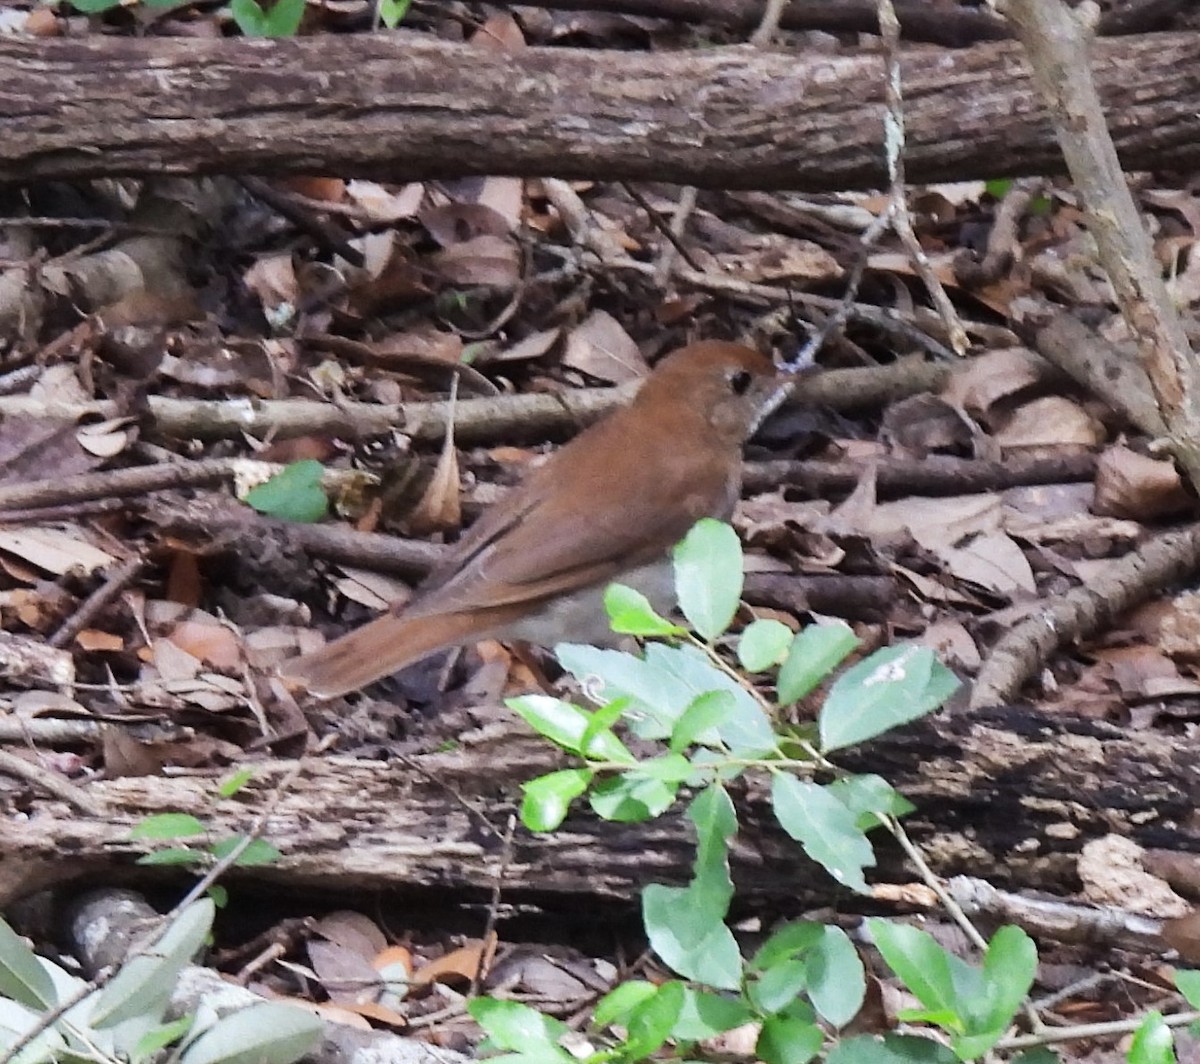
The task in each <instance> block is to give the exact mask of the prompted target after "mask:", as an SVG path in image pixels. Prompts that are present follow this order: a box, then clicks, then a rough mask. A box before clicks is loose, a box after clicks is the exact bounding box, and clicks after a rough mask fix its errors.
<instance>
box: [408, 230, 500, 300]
mask: <svg viewBox="0 0 1200 1064" xmlns="http://www.w3.org/2000/svg"><path fill="white" fill-rule="evenodd" d="M429 264H430V266H431V267H432V268H433V269H434V270H435V271H436V272H437V273H438V274H439V275H440V276H441V277H442V278H443V279H444V280H445V281H447V282H448V283H450V284H459V285H486V286H488V287H491V288H497V289H500V290H502V291H509V290H511V289H513V288H516V286H517V284H518V282H519V281H520V280H521V255H520V252H519V250H518V249H517V245H516V244H515V243H514V242H513V241H512V240H509V239H506V238H504V237H498V236H490V235H488V236H477V237H475V238H474V239H472V240H464V241H463V242H462V243H461V244H453V245H451V246H450V247H447V248H443V249H442V250H441V251H438V252H435V253H434V254H433V255H430V256H429Z"/></svg>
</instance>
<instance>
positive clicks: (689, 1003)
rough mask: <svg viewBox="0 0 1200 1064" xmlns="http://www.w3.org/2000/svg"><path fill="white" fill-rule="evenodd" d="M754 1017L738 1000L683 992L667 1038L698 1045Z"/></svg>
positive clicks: (720, 995)
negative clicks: (676, 1016)
mask: <svg viewBox="0 0 1200 1064" xmlns="http://www.w3.org/2000/svg"><path fill="white" fill-rule="evenodd" d="M753 1018H754V1013H753V1012H752V1011H751V1010H750V1006H749V1005H747V1004H746V1002H745V1001H743V1000H742V999H741V998H736V997H725V996H724V995H722V994H711V993H709V992H707V991H704V990H693V989H691V988H690V987H689V988H688V989H687V996H686V997H685V998H684V1001H683V1008H682V1009H681V1010H680V1012H679V1019H678V1020H676V1021H675V1026H674V1027H673V1028H672V1029H671V1037H672V1038H675V1039H677V1040H679V1041H685V1042H698V1041H700V1039H702V1038H712V1037H714V1036H716V1035H718V1034H722V1033H723V1032H725V1031H732V1030H733V1029H734V1028H735V1027H741V1025H742V1024H744V1023H749V1022H750V1020H751V1019H753Z"/></svg>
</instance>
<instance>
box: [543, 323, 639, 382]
mask: <svg viewBox="0 0 1200 1064" xmlns="http://www.w3.org/2000/svg"><path fill="white" fill-rule="evenodd" d="M562 361H563V365H564V366H570V367H571V369H577V370H579V371H580V372H582V373H586V374H587V375H588V376H589V377H595V378H596V379H597V380H602V381H608V382H610V383H612V384H623V383H624V382H625V381H631V380H640V379H641V378H642V377H644V376H646V374H647V372H648V370H647V367H646V360H645V359H644V358H643V357H642V352H641V351H640V350H639V348H638V345H637V344H635V343H634V342H633V339H632V337H630V335H629V333H627V332H626V331H625V328H624V326H622V325H621V323H620V322H619V321H617V319H616V318H614V317H613V316H612V315H611V314H609V313H608V312H606V311H603V310H594V311H592V313H591V314H589V315H588V316H587V317H586V318H585V319H584V320H583V322H581V323H580V324H579V325H578V326H577V327H576V328H575V329H573V330H571V333H570V335H569V336H568V337H567V343H566V349H565V350H564V351H563V356H562Z"/></svg>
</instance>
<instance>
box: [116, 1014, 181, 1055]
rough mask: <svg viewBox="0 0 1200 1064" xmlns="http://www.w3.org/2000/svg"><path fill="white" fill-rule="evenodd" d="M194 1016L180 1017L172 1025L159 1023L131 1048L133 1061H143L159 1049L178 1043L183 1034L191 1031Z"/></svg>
mask: <svg viewBox="0 0 1200 1064" xmlns="http://www.w3.org/2000/svg"><path fill="white" fill-rule="evenodd" d="M194 1019H195V1017H194V1016H191V1015H188V1016H180V1017H179V1019H177V1020H175V1021H174V1022H173V1023H160V1024H158V1025H157V1026H155V1027H152V1028H151V1029H150V1030H149V1031H147V1032H146V1033H145V1034H144V1035H142V1037H141V1038H139V1039H138V1040H137V1045H135V1046H134V1048H133V1053H132V1054H131V1056H132V1057H133V1059H134V1060H135V1061H138V1060H145V1059H146V1058H148V1057H150V1056H153V1055H154V1054H155V1053H157V1052H158V1051H159V1050H160V1049H165V1048H166V1047H167V1046H169V1045H171V1044H172V1043H173V1042H178V1041H179V1040H180V1039H181V1038H182V1037H183V1036H184V1035H185V1034H187V1033H188V1031H190V1030H191V1029H192V1021H193V1020H194Z"/></svg>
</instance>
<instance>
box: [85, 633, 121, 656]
mask: <svg viewBox="0 0 1200 1064" xmlns="http://www.w3.org/2000/svg"><path fill="white" fill-rule="evenodd" d="M75 643H76V645H77V646H78V647H79V649H80V650H86V651H89V652H91V653H99V652H101V651H117V650H124V649H125V640H124V639H122V638H121V637H120V636H119V635H116V634H114V633H113V632H102V631H100V630H99V629H98V628H85V629H83V631H81V632H80V633H79V634H78V635H77V636H75Z"/></svg>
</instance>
